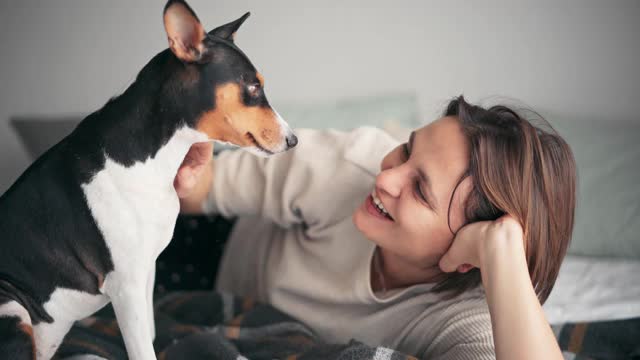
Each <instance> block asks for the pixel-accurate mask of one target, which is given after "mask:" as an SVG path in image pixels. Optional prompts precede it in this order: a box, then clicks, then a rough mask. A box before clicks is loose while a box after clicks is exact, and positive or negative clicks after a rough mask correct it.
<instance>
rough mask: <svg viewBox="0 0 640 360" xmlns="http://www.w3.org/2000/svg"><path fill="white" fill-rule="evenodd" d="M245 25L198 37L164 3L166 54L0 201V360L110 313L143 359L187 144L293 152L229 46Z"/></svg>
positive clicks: (195, 27) (37, 349)
mask: <svg viewBox="0 0 640 360" xmlns="http://www.w3.org/2000/svg"><path fill="white" fill-rule="evenodd" d="M248 16H249V14H248V13H247V14H245V15H244V16H242V17H241V18H240V19H238V20H236V21H233V22H231V23H228V24H226V25H223V26H220V27H218V28H216V29H214V30H212V31H211V32H209V33H207V32H206V31H205V30H204V29H203V27H202V25H201V24H200V22H199V20H198V18H197V16H196V15H195V13H194V12H193V10H191V8H190V7H189V6H188V5H187V4H186V3H185V2H184V1H182V0H170V1H169V2H168V3H167V5H166V6H165V9H164V24H165V29H166V32H167V35H168V38H169V45H170V46H169V49H167V50H165V51H162V52H161V53H159V54H158V55H156V56H155V57H154V58H153V59H152V60H151V61H150V62H149V63H148V64H147V65H146V66H145V67H144V68H143V69H142V71H140V73H139V74H138V76H137V78H136V80H135V82H134V83H133V84H132V85H131V86H130V87H129V88H128V89H127V90H126V91H125V92H124V93H123V94H122V95H120V96H118V97H116V98H113V99H111V100H110V101H109V102H108V103H107V104H106V105H105V106H104V107H103V108H102V109H100V110H98V111H96V112H95V113H93V114H91V115H89V116H88V117H87V118H85V119H84V120H83V121H82V122H81V123H80V124H79V125H78V127H77V128H76V129H75V130H74V131H73V132H72V133H71V134H70V135H69V136H67V137H66V138H65V139H63V140H62V141H61V142H60V143H58V144H57V145H55V146H54V147H52V148H51V149H50V150H49V151H47V152H46V153H45V154H44V155H43V156H41V157H40V158H39V159H38V160H36V161H35V162H34V163H33V164H32V165H31V166H30V167H29V168H28V169H27V170H26V171H25V173H24V174H22V175H21V176H20V178H19V179H18V180H17V181H16V182H15V184H13V185H12V186H11V188H10V189H9V190H8V191H7V192H6V193H5V194H4V195H2V197H0V247H1V250H0V357H2V358H3V359H4V358H10V359H33V358H37V359H50V358H51V357H52V356H53V355H54V353H55V352H56V350H57V348H58V346H59V345H60V343H61V342H62V340H63V338H64V336H65V334H66V333H67V332H68V331H69V329H70V328H71V326H72V325H73V323H74V322H75V321H77V320H79V319H82V318H84V317H87V316H89V315H91V314H92V313H94V312H95V311H97V310H99V309H100V308H101V307H103V306H104V305H106V304H107V303H109V302H111V303H112V304H113V307H114V310H115V313H116V316H117V320H118V323H119V325H120V329H121V332H122V335H123V337H124V340H125V344H126V347H127V352H128V354H129V357H130V358H131V359H134V360H139V359H155V354H154V351H153V345H152V339H153V337H154V326H153V306H152V297H151V295H152V289H153V283H154V273H155V260H156V258H157V257H158V255H159V254H160V252H161V251H162V250H163V249H164V248H165V247H166V246H167V244H168V243H169V241H170V239H171V236H172V233H173V228H174V225H175V220H176V217H177V215H178V212H179V207H180V205H179V199H178V197H177V195H176V192H175V190H174V188H173V181H174V177H175V175H176V172H177V170H178V168H179V166H180V164H181V162H182V160H183V159H184V157H185V155H186V154H187V152H188V150H189V149H190V147H191V145H193V144H194V143H197V142H206V141H212V140H214V139H215V140H220V141H225V142H229V143H232V144H235V145H239V146H241V147H245V148H247V149H248V150H250V151H252V152H254V153H256V154H259V155H265V156H268V155H271V154H274V153H278V152H282V151H285V150H287V149H289V148H291V147H293V146H295V145H296V143H297V139H296V137H295V135H294V134H293V132H292V131H291V129H290V128H289V126H288V125H287V124H286V123H285V122H284V121H283V120H282V119H281V117H280V116H279V115H278V114H277V112H275V110H273V109H272V108H271V106H270V105H269V103H268V102H267V99H266V97H265V94H264V91H263V86H264V80H263V78H262V76H261V75H260V74H259V73H258V72H257V71H256V69H255V67H254V66H253V65H252V64H251V62H250V61H249V59H248V58H247V56H246V55H245V54H244V53H243V52H242V51H241V50H240V49H239V48H238V47H237V46H236V45H235V44H234V41H233V38H234V34H235V32H236V30H237V29H238V28H239V27H240V25H241V24H242V23H243V22H244V20H245V19H246V18H247V17H248Z"/></svg>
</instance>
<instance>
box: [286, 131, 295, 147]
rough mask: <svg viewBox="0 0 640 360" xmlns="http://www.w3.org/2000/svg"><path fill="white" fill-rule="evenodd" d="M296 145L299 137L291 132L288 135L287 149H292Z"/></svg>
mask: <svg viewBox="0 0 640 360" xmlns="http://www.w3.org/2000/svg"><path fill="white" fill-rule="evenodd" d="M296 145H298V138H297V137H296V136H295V135H294V134H291V136H287V149H291V148H292V147H295V146H296Z"/></svg>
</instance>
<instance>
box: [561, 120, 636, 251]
mask: <svg viewBox="0 0 640 360" xmlns="http://www.w3.org/2000/svg"><path fill="white" fill-rule="evenodd" d="M553 125H554V126H555V128H556V130H558V132H559V133H560V135H562V136H563V137H564V138H565V139H566V140H567V142H568V143H569V145H570V146H571V149H572V150H573V153H574V156H575V158H576V163H577V167H578V189H579V190H578V205H577V209H576V221H575V227H574V231H573V238H572V243H571V246H570V248H569V252H570V253H572V254H576V255H592V256H612V257H634V258H640V122H610V121H606V120H604V121H559V122H554V123H553Z"/></svg>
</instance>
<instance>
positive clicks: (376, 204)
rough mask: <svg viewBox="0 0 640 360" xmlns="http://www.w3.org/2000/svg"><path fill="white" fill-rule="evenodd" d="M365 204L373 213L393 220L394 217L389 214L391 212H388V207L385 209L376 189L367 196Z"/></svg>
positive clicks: (378, 216) (381, 217)
mask: <svg viewBox="0 0 640 360" xmlns="http://www.w3.org/2000/svg"><path fill="white" fill-rule="evenodd" d="M365 206H366V208H367V211H368V212H369V213H370V214H371V215H373V216H375V217H377V218H380V219H386V220H391V221H393V218H392V217H391V215H389V212H387V209H385V207H384V205H383V204H382V201H380V199H379V198H378V196H377V195H376V192H375V191H373V192H371V195H369V196H368V197H367V200H366V205H365Z"/></svg>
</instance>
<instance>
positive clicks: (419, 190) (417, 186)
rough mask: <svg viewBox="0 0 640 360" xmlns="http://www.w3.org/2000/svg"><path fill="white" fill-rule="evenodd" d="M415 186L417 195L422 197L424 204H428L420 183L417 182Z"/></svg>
mask: <svg viewBox="0 0 640 360" xmlns="http://www.w3.org/2000/svg"><path fill="white" fill-rule="evenodd" d="M414 186H415V191H416V194H417V195H418V196H419V197H420V199H421V200H423V201H424V202H427V198H426V197H425V196H424V194H423V193H422V189H420V181H416V183H415V185H414Z"/></svg>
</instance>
